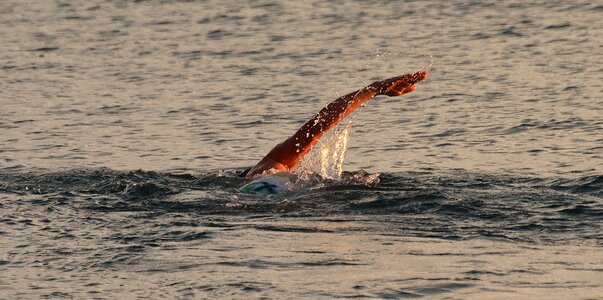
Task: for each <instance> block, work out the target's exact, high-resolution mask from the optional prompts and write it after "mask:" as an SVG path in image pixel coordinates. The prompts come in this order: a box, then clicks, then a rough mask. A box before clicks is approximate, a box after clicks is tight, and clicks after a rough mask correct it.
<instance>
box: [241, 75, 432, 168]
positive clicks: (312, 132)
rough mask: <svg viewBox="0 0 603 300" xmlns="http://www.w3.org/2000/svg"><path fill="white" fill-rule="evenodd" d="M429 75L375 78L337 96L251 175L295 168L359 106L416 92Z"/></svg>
mask: <svg viewBox="0 0 603 300" xmlns="http://www.w3.org/2000/svg"><path fill="white" fill-rule="evenodd" d="M426 77H427V72H426V71H419V72H416V73H412V74H406V75H402V76H398V77H393V78H390V79H386V80H383V81H377V82H374V83H372V84H371V85H369V86H367V87H365V88H363V89H360V90H358V91H355V92H352V93H350V94H347V95H345V96H343V97H340V98H337V99H336V100H335V101H333V102H331V103H329V104H328V105H327V106H326V107H324V108H323V109H321V110H320V111H319V112H318V113H317V114H316V115H314V117H313V118H312V119H310V120H309V121H308V122H306V123H305V124H304V125H303V126H302V127H301V128H299V129H298V130H297V132H295V134H294V135H293V136H291V137H290V138H288V139H286V140H285V141H284V142H282V143H280V144H278V145H276V147H274V148H273V149H272V150H271V151H270V152H269V153H268V154H267V155H266V156H265V157H264V158H263V159H262V160H261V161H260V162H259V163H258V164H257V165H255V166H254V167H253V168H252V169H251V170H250V171H249V173H248V174H247V176H253V175H255V174H260V173H262V172H264V171H266V170H269V169H271V168H274V169H279V170H293V169H294V168H295V166H296V165H297V164H298V163H299V161H300V160H301V159H302V158H303V157H304V155H306V154H307V153H308V152H309V151H310V150H312V147H313V146H314V145H315V144H316V143H317V142H318V140H319V139H320V138H321V137H322V135H323V134H324V133H325V132H327V131H328V130H329V129H331V128H333V126H335V125H337V124H338V123H339V122H340V121H341V120H343V119H344V118H345V117H347V116H348V115H349V114H351V113H352V112H353V111H354V110H355V109H356V108H358V106H360V105H362V104H364V103H366V102H367V101H369V100H371V99H372V98H373V97H375V96H377V95H388V96H392V97H393V96H400V95H403V94H405V93H409V92H412V91H414V89H415V84H416V83H418V82H419V81H421V80H423V79H425V78H426Z"/></svg>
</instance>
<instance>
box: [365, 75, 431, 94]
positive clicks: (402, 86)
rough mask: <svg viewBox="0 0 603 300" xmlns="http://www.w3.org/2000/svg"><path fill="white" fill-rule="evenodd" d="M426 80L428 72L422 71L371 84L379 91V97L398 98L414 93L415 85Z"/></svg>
mask: <svg viewBox="0 0 603 300" xmlns="http://www.w3.org/2000/svg"><path fill="white" fill-rule="evenodd" d="M425 78H427V71H425V70H421V71H418V72H415V73H411V74H406V75H402V76H397V77H392V78H389V79H385V80H382V81H377V82H375V83H373V84H371V87H373V88H375V89H377V94H378V95H387V96H390V97H396V96H401V95H404V94H406V93H410V92H412V91H414V90H415V89H416V87H415V84H417V83H419V82H420V81H422V80H425Z"/></svg>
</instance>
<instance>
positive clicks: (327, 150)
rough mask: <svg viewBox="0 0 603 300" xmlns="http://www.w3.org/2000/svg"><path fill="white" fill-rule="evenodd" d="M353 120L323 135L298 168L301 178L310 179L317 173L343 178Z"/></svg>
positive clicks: (321, 175) (327, 176) (324, 176)
mask: <svg viewBox="0 0 603 300" xmlns="http://www.w3.org/2000/svg"><path fill="white" fill-rule="evenodd" d="M352 121H353V117H351V118H349V120H348V121H347V122H344V123H342V124H340V125H339V126H337V127H336V128H335V129H333V130H331V131H330V132H328V133H327V134H325V135H324V136H323V137H322V139H321V140H320V141H319V142H318V144H317V145H316V146H315V147H314V148H313V149H312V151H311V152H310V153H309V154H308V155H306V157H304V159H303V160H302V161H301V162H300V164H299V165H298V167H297V168H296V170H295V174H296V175H297V176H298V178H299V179H302V180H308V179H310V178H311V177H313V176H315V175H320V177H322V178H327V179H332V180H340V179H341V174H342V173H343V164H344V161H345V155H346V152H347V149H348V141H349V137H350V131H351V129H352Z"/></svg>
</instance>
